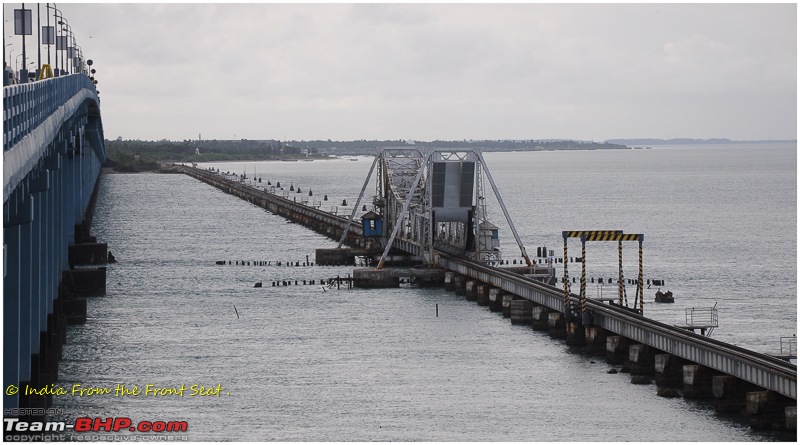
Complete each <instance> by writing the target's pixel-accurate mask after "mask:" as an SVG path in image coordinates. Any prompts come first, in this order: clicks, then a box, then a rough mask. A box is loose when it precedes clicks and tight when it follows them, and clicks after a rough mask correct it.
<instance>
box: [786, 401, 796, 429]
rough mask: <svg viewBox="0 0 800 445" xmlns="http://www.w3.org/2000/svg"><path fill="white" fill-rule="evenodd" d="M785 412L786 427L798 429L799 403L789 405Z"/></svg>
mask: <svg viewBox="0 0 800 445" xmlns="http://www.w3.org/2000/svg"><path fill="white" fill-rule="evenodd" d="M784 412H785V415H786V429H787V430H789V431H797V405H793V406H787V407H786V408H785V409H784Z"/></svg>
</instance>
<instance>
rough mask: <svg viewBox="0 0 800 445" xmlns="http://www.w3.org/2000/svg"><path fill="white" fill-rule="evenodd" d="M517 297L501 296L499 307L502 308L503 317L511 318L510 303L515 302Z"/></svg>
mask: <svg viewBox="0 0 800 445" xmlns="http://www.w3.org/2000/svg"><path fill="white" fill-rule="evenodd" d="M518 298H519V297H517V296H516V295H514V294H503V301H502V302H501V303H500V304H501V307H502V308H503V317H504V318H510V317H511V302H512V301H514V300H517V299H518Z"/></svg>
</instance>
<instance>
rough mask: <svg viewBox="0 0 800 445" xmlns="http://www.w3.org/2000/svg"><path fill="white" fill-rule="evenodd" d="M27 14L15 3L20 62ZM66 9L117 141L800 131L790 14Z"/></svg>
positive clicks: (502, 8) (315, 7)
mask: <svg viewBox="0 0 800 445" xmlns="http://www.w3.org/2000/svg"><path fill="white" fill-rule="evenodd" d="M19 7H20V4H19V3H10V4H9V3H6V4H4V26H5V29H4V32H5V36H6V37H5V43H6V45H9V44H10V45H9V46H7V48H6V56H7V57H8V56H9V51H10V50H12V49H13V50H14V51H13V52H11V53H10V56H11V57H12V58H14V59H17V56H18V55H19V54H20V53H21V38H20V37H14V36H13V32H14V30H13V12H12V10H13V9H14V8H19ZM27 7H32V8H33V20H34V27H35V26H36V25H35V22H36V6H35V4H32V3H31V4H27V3H26V8H27ZM58 8H59V9H60V10H61V12H62V13H63V15H64V17H65V18H66V19H67V20H68V21H69V24H70V26H71V28H72V30H73V32H74V34H75V37H76V39H77V42H78V44H79V45H80V46H81V47H82V48H83V52H84V54H85V55H86V57H87V58H90V59H93V60H94V62H95V65H94V68H96V69H97V74H96V78H97V79H98V81H99V83H98V90H99V91H100V92H101V93H100V97H101V112H102V119H103V127H104V130H105V136H106V138H108V139H115V138H116V137H118V136H121V137H122V138H124V139H143V140H157V139H172V140H184V139H197V138H198V136H199V135H200V134H202V138H203V139H234V138H246V139H288V140H292V139H296V140H301V139H302V140H309V139H332V140H353V139H414V140H433V139H538V138H570V139H581V140H598V141H599V140H606V139H612V138H633V137H654V138H673V137H691V138H715V137H723V138H731V139H794V138H796V134H797V8H796V5H795V4H769V5H767V4H704V5H695V4H614V5H611V4H580V5H565V4H549V5H544V4H503V5H493V4H435V5H432V4H239V5H229V4H215V3H207V4H191V5H189V4H159V3H151V4H141V3H139V4H105V3H100V4H97V3H94V4H76V3H58ZM41 9H42V17H41V20H42V24H44V21H45V17H44V11H45V8H44V5H42V8H41ZM9 36H11V37H9ZM26 45H27V53H28V57H29V61H31V60H32V61H36V56H37V55H36V36H35V35H34V36H33V37H28V39H27V43H26ZM53 54H54V52H53ZM51 57H53V56H51ZM42 58H43V63H44V62H46V58H47V51H46V47H45V49H44V50H43V53H42ZM18 61H19V63H22V60H21V58H19V59H18ZM15 62H16V60H15V61H12V63H15Z"/></svg>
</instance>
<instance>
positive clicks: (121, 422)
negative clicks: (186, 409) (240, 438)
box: [3, 417, 189, 433]
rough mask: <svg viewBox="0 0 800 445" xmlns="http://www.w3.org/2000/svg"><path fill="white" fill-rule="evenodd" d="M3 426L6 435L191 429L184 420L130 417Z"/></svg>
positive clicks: (13, 422) (6, 423)
mask: <svg viewBox="0 0 800 445" xmlns="http://www.w3.org/2000/svg"><path fill="white" fill-rule="evenodd" d="M3 424H4V427H5V432H6V433H44V432H62V431H68V430H72V431H74V432H76V433H88V432H93V433H98V432H108V433H110V432H114V433H117V432H120V431H131V432H137V433H180V432H185V431H186V430H188V429H189V424H188V423H187V422H186V421H184V420H170V421H155V422H149V421H147V420H143V421H141V422H137V423H135V424H134V423H133V421H132V420H131V419H130V418H128V417H107V418H105V419H101V418H99V417H96V418H91V417H78V418H77V419H75V423H74V424H72V425H67V423H66V422H21V421H20V420H19V419H13V418H5V419H3Z"/></svg>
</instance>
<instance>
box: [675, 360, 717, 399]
mask: <svg viewBox="0 0 800 445" xmlns="http://www.w3.org/2000/svg"><path fill="white" fill-rule="evenodd" d="M714 375H720V373H719V372H716V371H714V370H712V369H710V368H707V367H705V366H702V365H694V364H692V365H683V398H685V399H710V398H712V397H713V396H714V393H713V387H712V383H713V378H714Z"/></svg>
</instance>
